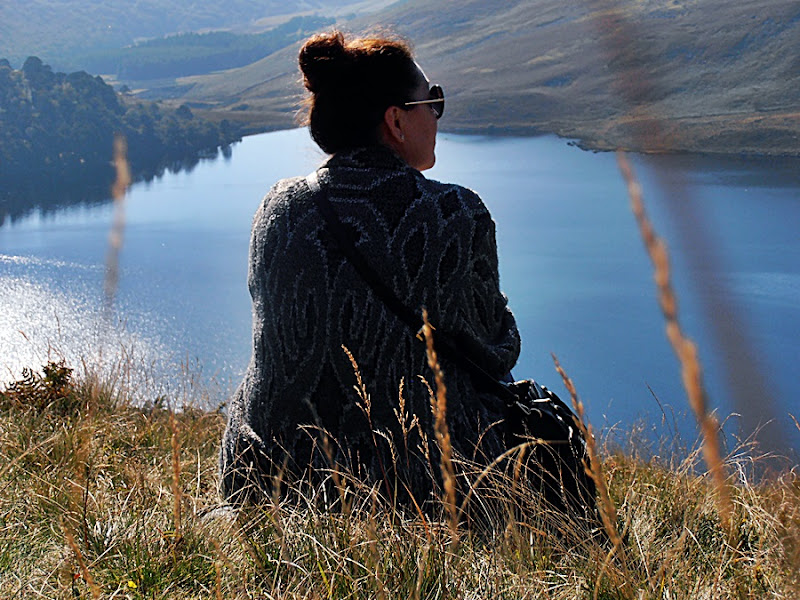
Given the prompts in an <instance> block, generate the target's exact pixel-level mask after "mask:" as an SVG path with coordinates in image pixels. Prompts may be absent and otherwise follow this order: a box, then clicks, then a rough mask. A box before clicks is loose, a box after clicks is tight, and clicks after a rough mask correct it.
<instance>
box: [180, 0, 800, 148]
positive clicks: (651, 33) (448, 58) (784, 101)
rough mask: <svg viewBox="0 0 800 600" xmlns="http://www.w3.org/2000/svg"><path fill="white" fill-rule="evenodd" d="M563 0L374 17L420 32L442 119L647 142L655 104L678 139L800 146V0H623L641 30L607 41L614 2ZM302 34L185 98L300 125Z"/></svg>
mask: <svg viewBox="0 0 800 600" xmlns="http://www.w3.org/2000/svg"><path fill="white" fill-rule="evenodd" d="M588 6H603V5H602V4H589V3H567V4H565V3H563V2H559V1H557V0H537V1H535V2H530V1H526V2H505V3H502V6H501V7H498V6H497V4H495V3H491V4H489V3H486V2H483V1H480V0H462V1H460V2H452V1H451V2H443V3H437V4H436V5H432V4H430V3H427V2H423V1H421V0H410V1H408V2H403V3H397V4H396V5H395V6H394V7H393V8H390V9H387V10H386V11H385V12H383V13H380V15H378V16H376V17H369V18H363V19H361V20H356V21H351V22H348V23H344V24H342V25H341V26H342V27H344V28H346V29H350V30H354V31H362V30H368V29H371V28H372V27H373V26H374V24H375V23H381V24H392V29H393V30H394V31H396V32H399V33H401V34H403V35H406V36H408V37H409V38H411V40H412V41H413V43H414V45H415V48H416V51H417V54H418V56H419V59H420V62H421V63H422V64H423V66H424V67H425V69H426V71H427V73H428V75H429V76H430V77H431V78H432V79H435V80H436V81H438V82H441V83H442V84H443V85H444V87H445V89H446V91H447V97H448V108H447V116H446V118H445V119H444V120H443V122H442V127H443V129H447V130H457V131H469V132H490V133H491V132H497V133H512V134H513V133H526V134H527V133H534V132H554V133H558V134H559V135H562V136H566V137H574V138H578V139H580V140H582V142H583V143H584V144H585V145H587V146H591V147H595V148H612V147H618V146H622V147H628V148H635V149H643V148H642V147H641V144H637V143H636V142H635V139H634V138H635V137H636V133H637V129H638V127H639V125H640V124H641V123H643V122H644V123H646V118H647V117H646V116H647V115H658V116H659V117H660V118H661V119H664V120H665V123H666V131H665V132H664V133H665V136H664V137H665V139H667V140H668V146H667V147H663V146H658V147H649V148H644V149H648V150H654V151H658V150H695V151H697V150H700V151H709V152H725V153H727V152H734V153H738V152H753V153H765V154H794V155H796V154H800V138H798V133H800V53H799V52H798V45H797V43H796V40H797V39H800V5H798V3H797V2H796V1H795V0H782V1H781V0H777V1H775V0H750V1H748V2H744V3H740V4H731V3H727V2H723V1H722V0H707V1H703V2H700V1H699V0H690V1H686V2H674V1H666V0H657V1H654V2H648V3H636V4H633V3H625V4H623V5H621V7H620V9H619V12H618V14H617V15H616V17H617V18H618V17H624V18H625V20H626V21H628V22H629V23H632V24H633V31H634V33H635V36H636V37H635V38H634V39H632V40H629V41H628V42H625V44H624V45H620V46H617V47H614V48H613V49H609V47H608V45H607V44H604V43H602V37H601V31H603V32H604V34H605V36H606V39H608V38H612V39H613V37H614V36H615V34H616V33H618V29H619V25H618V21H617V20H615V19H614V18H613V17H614V15H613V14H612V13H611V11H609V10H599V9H598V10H592V9H589V8H587V7H588ZM297 46H298V44H295V45H293V46H291V47H289V48H286V49H284V50H282V51H279V52H277V53H275V54H273V55H271V56H269V57H267V58H265V59H262V60H261V61H258V62H256V63H254V64H252V65H248V66H246V67H242V68H240V69H235V70H231V71H228V72H224V73H220V74H215V75H211V76H204V77H196V78H185V79H181V80H179V83H180V84H181V86H183V87H182V91H181V94H183V98H182V101H185V100H192V101H194V102H200V103H206V106H207V108H214V109H216V110H219V109H222V110H230V109H232V108H239V110H240V111H243V112H244V114H240V115H238V116H239V117H240V118H242V119H246V120H249V121H250V122H251V123H252V125H253V127H254V128H256V129H266V128H275V127H285V126H290V125H291V124H292V123H293V111H294V109H295V108H296V105H297V100H298V99H299V98H300V95H301V92H302V89H301V87H300V84H299V78H298V74H297V69H296V66H295V58H296V52H297ZM643 72H644V74H645V75H646V76H647V77H648V78H649V80H650V85H649V86H648V89H647V93H645V94H640V95H639V97H637V98H634V101H635V106H631V105H630V103H629V102H626V101H624V100H623V99H622V98H623V97H624V95H625V94H624V93H621V90H620V86H621V85H622V86H624V85H625V84H626V82H628V83H631V82H633V81H635V80H636V79H637V78H640V77H641V75H642V73H643Z"/></svg>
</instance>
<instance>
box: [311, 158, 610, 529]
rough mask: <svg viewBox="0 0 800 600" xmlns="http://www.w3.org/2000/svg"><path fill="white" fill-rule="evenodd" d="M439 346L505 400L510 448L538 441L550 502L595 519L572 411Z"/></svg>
mask: <svg viewBox="0 0 800 600" xmlns="http://www.w3.org/2000/svg"><path fill="white" fill-rule="evenodd" d="M306 182H307V184H308V187H309V189H310V190H311V191H312V192H315V193H314V201H315V202H316V204H317V208H318V209H319V211H320V213H321V214H322V216H323V217H324V219H325V221H326V223H327V225H328V228H329V230H330V232H331V234H332V235H333V237H334V238H335V239H336V241H337V243H338V245H339V249H340V250H341V251H342V253H343V254H344V255H345V256H346V257H347V258H348V260H349V261H350V263H351V264H352V265H353V267H354V268H355V269H356V271H357V272H358V273H359V275H361V277H362V279H364V281H365V282H366V283H367V284H368V285H369V286H370V287H371V288H372V289H373V291H374V292H375V294H376V295H377V296H378V297H379V298H380V299H381V300H382V301H383V303H384V304H386V306H387V307H388V308H389V309H390V310H391V311H392V312H394V313H395V314H396V315H397V316H398V318H400V320H401V321H403V322H404V323H405V324H406V325H407V326H408V327H409V328H410V329H411V330H412V331H413V332H414V333H415V334H416V332H418V331H419V330H420V327H421V326H422V320H421V318H420V317H419V315H418V314H416V313H415V312H414V311H412V310H410V309H409V308H408V307H407V306H405V305H404V304H403V303H402V302H401V301H400V300H399V299H398V297H397V295H396V294H395V293H394V291H393V290H392V289H391V288H389V287H388V286H387V285H386V284H385V283H384V282H383V280H381V278H380V276H379V275H378V274H377V273H376V272H375V271H374V270H373V269H372V267H371V266H370V265H369V263H368V262H367V261H366V260H365V259H364V257H363V256H362V255H361V254H360V253H359V252H358V250H356V247H355V245H354V244H353V241H352V240H351V239H350V237H349V235H348V234H347V232H346V230H345V228H344V227H343V226H342V223H341V221H340V220H339V216H338V215H337V214H336V211H335V210H334V208H333V205H332V204H331V203H330V201H329V200H328V197H327V193H326V191H325V190H322V189H321V187H320V185H319V181H318V180H317V173H316V172H314V173H312V174H311V175H309V176H308V177H307V178H306ZM436 344H437V349H438V350H439V352H440V353H441V354H442V355H443V356H447V357H448V358H450V359H451V360H454V361H456V362H458V363H459V364H461V365H462V366H463V367H464V368H465V369H466V370H467V371H468V372H469V373H470V374H471V376H472V378H473V381H474V383H475V385H476V387H477V388H478V389H482V390H485V391H487V392H489V393H490V394H491V395H493V396H495V397H497V398H500V399H502V400H503V402H504V411H503V412H504V413H505V415H504V416H505V418H504V427H505V431H504V442H505V445H506V448H513V447H514V446H518V445H520V444H522V443H525V442H529V441H531V440H532V439H535V440H539V441H538V442H537V443H534V444H532V448H533V451H532V453H531V454H532V456H531V458H532V460H529V461H528V464H527V466H528V473H529V474H530V477H529V479H531V484H533V485H536V486H538V487H539V489H540V490H541V493H542V497H543V499H544V500H545V502H546V503H547V504H549V505H550V506H551V507H552V508H554V509H556V510H558V511H560V512H562V513H564V514H566V515H568V516H570V517H573V518H574V517H585V518H587V519H591V518H592V516H593V515H594V514H595V507H596V503H595V485H594V481H593V480H592V479H591V477H589V476H588V475H587V472H586V468H587V467H588V456H587V453H586V441H585V440H584V438H583V434H582V433H581V431H580V429H579V428H578V427H577V425H576V421H575V416H574V415H573V413H572V411H571V410H570V409H569V407H568V406H567V405H566V404H564V402H562V401H561V399H560V398H559V397H558V396H556V395H555V394H554V393H553V392H551V391H549V390H548V389H547V388H545V387H543V386H540V385H539V384H538V383H536V382H535V381H534V380H532V379H525V380H522V381H516V382H513V383H504V382H500V381H498V380H497V379H495V378H493V377H492V376H491V375H489V374H488V373H487V372H486V371H485V370H484V369H483V368H481V366H480V365H479V364H478V363H477V362H476V361H475V360H473V359H472V358H470V357H469V356H468V355H467V354H465V353H464V352H463V350H461V349H460V348H459V346H458V345H457V344H456V343H455V342H454V341H453V340H451V339H450V338H449V337H448V336H447V335H445V334H443V333H441V332H439V333H437V336H436Z"/></svg>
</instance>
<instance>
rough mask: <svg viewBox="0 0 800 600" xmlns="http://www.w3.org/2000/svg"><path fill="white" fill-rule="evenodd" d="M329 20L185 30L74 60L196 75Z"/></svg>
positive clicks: (162, 74)
mask: <svg viewBox="0 0 800 600" xmlns="http://www.w3.org/2000/svg"><path fill="white" fill-rule="evenodd" d="M333 22H334V20H333V19H328V18H324V17H294V18H293V19H290V20H289V21H287V22H286V23H283V24H282V25H278V26H277V27H275V28H274V29H270V30H269V31H266V32H264V33H259V34H250V35H242V34H235V33H230V32H227V31H212V32H209V33H183V34H180V35H173V36H169V37H165V38H158V39H153V40H148V41H145V42H140V43H138V44H136V45H133V46H128V47H125V48H120V49H118V50H103V51H97V52H94V53H92V54H87V55H84V56H78V57H76V58H75V59H73V60H74V62H75V63H76V64H79V65H80V66H81V68H84V69H87V70H89V71H91V72H93V73H103V74H106V75H115V76H116V77H117V79H120V80H127V81H131V80H148V79H161V78H172V77H183V76H187V75H198V74H203V73H210V72H211V71H218V70H223V69H231V68H234V67H241V66H244V65H248V64H250V63H253V62H255V61H257V60H259V59H261V58H263V57H265V56H268V55H270V54H272V53H273V52H276V51H277V50H280V49H281V48H285V47H286V46H288V45H289V44H291V43H293V42H295V41H297V40H299V39H302V38H304V37H307V36H308V35H309V34H310V33H313V32H314V31H318V30H319V29H321V28H323V27H325V26H327V25H330V24H332V23H333Z"/></svg>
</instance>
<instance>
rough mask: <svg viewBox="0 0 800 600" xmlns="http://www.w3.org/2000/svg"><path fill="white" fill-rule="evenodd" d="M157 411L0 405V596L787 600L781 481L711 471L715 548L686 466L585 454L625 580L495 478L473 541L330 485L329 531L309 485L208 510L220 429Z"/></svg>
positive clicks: (89, 404) (23, 397)
mask: <svg viewBox="0 0 800 600" xmlns="http://www.w3.org/2000/svg"><path fill="white" fill-rule="evenodd" d="M169 404H170V402H169V399H165V398H154V399H153V401H152V402H151V404H150V405H148V406H140V407H135V406H132V405H130V404H128V403H127V402H126V400H125V397H124V394H119V393H116V392H115V391H114V390H111V389H108V388H106V387H103V386H101V385H98V384H97V383H96V382H91V381H88V382H87V381H76V380H75V379H73V377H72V374H71V373H70V372H69V370H68V369H64V368H61V367H59V366H58V365H52V364H51V365H49V366H48V368H47V369H46V371H45V373H44V374H38V373H29V374H28V377H27V379H26V380H25V381H21V382H18V383H17V384H15V385H12V386H10V387H9V389H7V390H6V391H5V392H4V393H3V394H2V396H0V490H2V493H0V590H2V593H0V596H2V597H9V598H11V597H48V598H75V597H82V598H90V597H92V596H93V595H96V597H104V598H105V597H130V598H153V597H155V598H200V597H203V598H209V597H211V598H594V597H599V598H622V597H628V596H632V597H636V598H639V597H644V598H703V597H705V598H729V597H730V598H739V597H741V598H756V597H758V598H760V597H775V598H791V597H796V594H797V592H798V590H800V587H798V586H800V580H799V578H798V574H797V568H796V567H797V564H800V563H799V562H798V561H800V481H798V478H797V476H796V475H795V474H794V473H793V472H791V471H786V472H783V473H779V474H778V475H776V476H774V477H772V478H770V479H769V480H765V481H763V482H761V483H759V484H755V483H753V482H752V481H751V480H750V479H749V478H748V476H747V475H746V474H747V473H749V472H751V471H752V468H751V465H750V464H749V463H750V461H751V460H753V459H752V458H740V459H728V461H727V465H728V473H729V476H728V481H727V483H728V486H729V487H728V489H729V490H730V496H731V505H732V512H731V514H730V526H729V531H730V533H728V530H726V528H725V527H723V524H722V522H721V520H720V517H719V512H718V510H717V490H716V487H715V486H714V485H713V484H712V482H711V480H710V478H709V477H708V476H707V475H706V474H703V472H702V463H701V461H700V459H699V454H698V453H692V454H691V455H690V456H689V457H688V458H686V459H685V460H684V461H682V462H680V463H678V464H677V465H675V466H668V465H667V464H663V463H661V462H658V461H655V460H651V461H649V462H647V461H644V460H642V459H640V458H637V457H636V453H635V452H634V451H621V450H616V451H613V452H611V451H609V450H608V449H607V448H604V447H603V444H602V443H600V444H599V448H598V449H597V451H598V452H599V453H600V455H601V456H602V457H603V458H602V473H603V476H604V478H605V482H606V486H607V490H608V495H609V500H608V501H609V502H612V503H613V504H614V506H615V507H616V523H615V525H616V528H617V530H618V531H619V535H620V540H619V544H620V545H621V548H620V550H619V553H620V554H619V555H620V556H622V555H624V557H625V564H624V565H623V564H622V563H621V562H620V561H617V560H612V559H610V558H609V553H610V551H611V550H612V548H613V545H611V544H609V543H608V542H605V541H603V540H604V539H605V538H602V537H599V536H598V537H585V538H584V539H576V537H575V536H570V535H553V533H552V528H549V527H548V520H549V519H551V517H552V515H549V514H548V513H547V512H546V511H544V510H543V509H542V507H541V506H540V505H539V504H538V503H537V500H536V498H535V497H534V496H533V495H531V494H529V493H526V492H525V490H524V486H518V487H517V489H516V490H515V489H514V488H513V486H511V485H509V479H507V475H506V474H502V473H500V474H498V476H497V477H495V478H489V479H484V480H482V484H481V489H482V491H483V492H484V494H485V495H486V496H489V495H492V494H493V495H494V496H496V497H497V498H501V499H503V500H504V501H506V504H505V505H504V506H501V507H500V508H497V509H492V510H491V511H490V512H489V519H488V521H489V522H488V526H487V522H486V521H485V520H484V521H482V524H481V525H480V526H477V525H474V524H471V521H469V520H467V519H465V518H462V519H461V520H460V521H459V522H458V523H457V524H456V527H458V532H457V533H458V537H457V539H458V544H454V543H453V542H454V535H453V530H452V528H453V526H454V525H453V521H452V512H451V510H450V509H449V505H448V502H449V501H448V499H447V495H446V494H445V495H443V500H442V502H441V503H440V505H439V506H437V507H434V510H433V511H428V512H427V513H426V515H424V516H423V515H422V514H419V513H417V512H416V511H415V510H413V509H412V510H408V509H403V508H402V507H398V506H395V505H393V503H392V502H390V501H388V500H387V499H386V498H384V497H383V496H382V495H381V493H380V491H381V490H380V488H379V486H371V485H368V484H366V483H365V482H359V481H357V480H356V479H355V478H353V477H352V476H351V475H349V474H348V473H339V476H340V477H341V478H342V479H341V480H342V481H347V484H348V485H347V494H348V510H346V511H345V510H339V509H340V508H341V505H340V504H339V502H340V500H339V499H338V498H337V497H336V496H335V495H334V496H331V495H329V494H328V493H327V491H329V490H331V489H332V487H331V485H330V484H331V480H330V478H328V479H326V478H325V476H323V477H322V478H319V477H318V478H315V480H314V481H313V482H312V481H309V480H303V481H296V482H294V483H293V484H292V485H293V493H292V494H290V495H287V496H286V497H284V498H282V499H277V500H276V501H275V502H268V503H266V504H263V505H259V506H252V507H249V508H246V509H242V510H240V511H234V510H232V509H228V508H224V507H222V506H221V505H220V501H219V497H218V494H217V485H218V472H217V460H218V451H219V440H220V438H221V435H222V431H223V428H224V416H223V415H222V413H220V412H208V411H201V410H196V409H192V408H191V407H182V409H181V410H171V409H170V408H169ZM601 441H602V440H598V442H601ZM454 461H455V463H456V470H457V471H458V472H459V473H463V472H465V471H468V469H467V468H466V467H467V466H468V465H465V464H464V463H463V462H459V461H458V459H457V457H454ZM323 475H324V474H323ZM328 475H329V477H330V476H332V474H328ZM464 481H465V479H462V480H461V481H460V483H461V484H463V483H464ZM508 503H511V504H508ZM511 505H513V510H510V507H511ZM537 511H538V512H537ZM556 526H557V527H561V528H563V527H565V526H567V527H568V525H565V524H564V523H563V522H560V521H559V522H558V523H557V524H556ZM70 539H71V540H72V541H70ZM81 563H82V564H81ZM92 586H94V587H92Z"/></svg>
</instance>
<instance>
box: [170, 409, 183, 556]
mask: <svg viewBox="0 0 800 600" xmlns="http://www.w3.org/2000/svg"><path fill="white" fill-rule="evenodd" d="M169 428H170V445H171V447H172V502H173V504H172V524H173V528H174V530H175V531H174V536H175V537H174V541H175V544H177V543H178V542H179V541H180V539H181V504H182V502H183V491H182V490H181V442H180V440H179V439H178V423H177V421H176V420H175V412H174V411H173V410H170V411H169Z"/></svg>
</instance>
